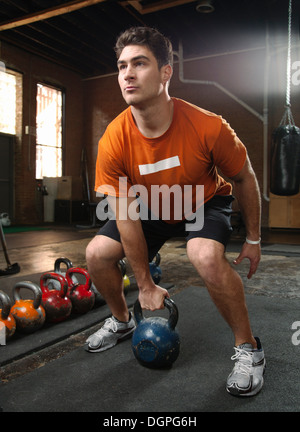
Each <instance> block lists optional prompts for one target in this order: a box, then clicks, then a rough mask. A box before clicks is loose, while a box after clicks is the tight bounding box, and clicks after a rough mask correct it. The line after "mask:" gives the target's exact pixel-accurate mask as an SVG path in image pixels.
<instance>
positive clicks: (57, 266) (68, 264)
mask: <svg viewBox="0 0 300 432" xmlns="http://www.w3.org/2000/svg"><path fill="white" fill-rule="evenodd" d="M61 264H65V265H66V267H67V270H68V269H69V268H71V267H73V264H72V261H70V260H69V258H65V257H61V258H57V260H56V261H55V263H54V271H55V273H59V272H60V265H61Z"/></svg>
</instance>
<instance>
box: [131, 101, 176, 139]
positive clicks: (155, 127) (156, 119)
mask: <svg viewBox="0 0 300 432" xmlns="http://www.w3.org/2000/svg"><path fill="white" fill-rule="evenodd" d="M131 112H132V115H133V118H134V120H135V124H136V126H137V128H138V129H139V131H140V132H141V133H142V134H143V135H144V136H145V137H147V138H157V137H159V136H161V135H163V134H164V133H165V132H166V131H167V130H168V129H169V127H170V125H171V123H172V119H173V101H172V99H171V98H170V97H169V96H168V97H167V98H166V99H165V100H163V101H162V102H161V103H159V104H154V105H151V104H148V105H147V107H145V108H142V107H140V106H131Z"/></svg>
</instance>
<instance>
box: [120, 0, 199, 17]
mask: <svg viewBox="0 0 300 432" xmlns="http://www.w3.org/2000/svg"><path fill="white" fill-rule="evenodd" d="M194 1H196V0H163V1H157V2H156V3H153V4H151V3H150V4H145V5H143V4H142V3H141V0H131V1H130V0H128V1H127V3H128V4H130V5H131V6H133V7H134V8H135V9H136V10H137V11H138V12H139V13H140V14H142V15H143V14H147V13H152V12H157V11H160V10H162V9H167V8H171V7H174V6H181V5H183V4H186V3H192V2H194Z"/></svg>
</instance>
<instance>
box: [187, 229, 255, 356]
mask: <svg viewBox="0 0 300 432" xmlns="http://www.w3.org/2000/svg"><path fill="white" fill-rule="evenodd" d="M187 255H188V258H189V260H190V261H191V263H192V264H193V265H194V267H195V268H196V270H197V271H198V273H199V275H200V276H201V278H202V279H203V281H204V283H205V285H206V287H207V289H208V292H209V294H210V296H211V298H212V300H213V301H214V303H215V305H216V307H217V308H218V310H219V311H220V313H221V315H222V316H223V318H224V319H225V320H226V322H227V323H228V324H229V326H230V327H231V329H232V331H233V334H234V337H235V345H236V346H238V345H240V344H243V343H245V342H248V343H251V344H252V345H253V347H254V348H256V340H255V339H254V337H253V334H252V331H251V328H250V322H249V317H248V311H247V306H246V303H245V296H244V287H243V283H242V280H241V278H240V276H239V275H238V273H237V272H236V271H235V270H234V269H233V268H232V267H231V266H230V264H229V262H228V261H227V259H226V257H225V255H224V246H223V244H221V243H219V242H217V241H215V240H210V239H206V238H197V237H196V238H192V239H191V240H189V241H188V244H187Z"/></svg>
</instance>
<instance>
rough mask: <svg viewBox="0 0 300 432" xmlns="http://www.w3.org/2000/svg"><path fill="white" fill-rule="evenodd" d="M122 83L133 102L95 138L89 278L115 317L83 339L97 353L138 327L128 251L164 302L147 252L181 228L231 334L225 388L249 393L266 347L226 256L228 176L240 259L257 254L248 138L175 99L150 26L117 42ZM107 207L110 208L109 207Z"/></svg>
mask: <svg viewBox="0 0 300 432" xmlns="http://www.w3.org/2000/svg"><path fill="white" fill-rule="evenodd" d="M116 53H117V58H118V68H119V78H118V79H119V85H120V88H121V92H122V95H123V97H124V99H125V101H126V102H127V104H128V105H129V108H127V109H126V110H125V111H123V112H122V113H121V114H120V115H119V116H118V117H117V118H116V119H115V120H113V121H112V122H111V124H110V125H109V126H108V127H107V129H106V131H105V134H104V135H103V137H102V138H101V139H100V142H99V149H98V158H97V164H96V184H95V190H96V191H97V194H98V195H99V196H102V197H103V198H104V199H103V200H102V201H101V202H100V204H99V205H98V209H97V216H98V217H99V218H100V219H102V218H103V219H104V217H107V215H109V217H110V220H109V221H108V222H107V223H106V224H105V225H104V226H103V227H102V228H101V230H100V231H99V233H98V235H97V236H96V237H95V238H94V239H93V240H92V241H91V242H90V244H89V245H88V247H87V251H86V257H87V264H88V270H89V272H90V274H91V277H92V280H93V282H94V284H95V286H96V287H97V289H98V290H99V291H100V293H101V294H102V295H103V297H104V298H105V300H106V302H107V304H108V306H109V308H110V310H111V312H112V317H111V318H109V319H108V320H107V321H106V322H105V324H104V325H103V327H101V329H100V330H98V331H97V332H96V333H94V334H93V335H91V336H90V337H89V338H88V340H87V342H86V350H87V351H89V352H101V351H103V350H106V349H108V348H111V347H112V346H114V345H115V344H116V343H117V342H119V341H121V340H122V339H124V338H126V337H128V336H130V335H131V334H132V332H133V331H134V328H135V323H134V320H133V318H132V316H131V314H130V313H129V311H128V308H127V305H126V301H125V298H124V294H123V287H122V276H121V273H120V271H119V269H118V261H119V260H120V259H121V258H123V257H124V256H126V258H127V259H128V261H129V263H130V265H131V267H132V269H133V271H134V275H135V279H136V281H137V285H138V288H139V301H140V304H141V307H142V308H144V309H149V310H156V309H162V308H163V307H164V299H165V297H169V293H168V291H167V290H165V289H164V288H162V287H160V286H159V285H156V284H155V283H154V281H153V280H152V278H151V275H150V271H149V261H150V260H152V258H153V257H154V256H155V254H156V253H157V251H158V250H159V249H160V248H161V246H162V245H163V244H164V243H165V241H166V240H168V239H169V238H171V237H179V236H184V237H185V238H186V240H187V255H188V258H189V259H190V261H191V262H192V264H193V265H194V267H195V268H196V270H197V271H198V273H199V275H200V276H201V278H202V279H203V280H204V282H205V284H206V287H207V289H208V291H209V293H210V296H211V298H212V299H213V301H214V302H215V304H216V306H217V308H218V309H219V311H220V313H221V314H222V316H223V317H224V319H225V320H226V321H227V323H228V324H229V326H230V327H231V329H232V331H233V334H234V338H235V347H234V349H235V355H234V356H233V359H234V360H236V363H235V367H234V369H233V371H232V373H231V374H230V375H229V377H228V379H227V385H226V389H227V391H228V392H229V393H231V394H234V395H238V396H251V395H254V394H256V393H258V392H259V391H260V389H261V388H262V385H263V372H264V367H265V359H264V351H263V349H262V347H261V343H260V341H259V339H258V338H254V336H253V334H252V331H251V326H250V322H249V317H248V311H247V307H246V304H245V298H244V289H243V284H242V281H241V278H240V277H239V275H238V274H237V272H236V271H235V270H234V269H233V268H232V267H231V265H230V264H229V263H228V261H227V259H226V257H225V254H224V252H225V247H226V244H227V242H228V239H229V237H230V233H231V231H232V228H231V224H230V214H231V203H232V201H233V199H234V198H233V196H232V186H231V184H230V183H229V182H227V181H225V180H224V178H223V177H221V176H220V174H219V172H218V169H219V170H220V171H221V172H222V175H224V176H227V177H229V178H230V179H231V180H232V182H233V183H234V188H235V196H236V198H237V199H238V202H239V207H240V210H241V212H242V215H243V218H244V223H245V226H246V233H247V237H246V241H245V243H244V245H243V247H242V251H241V253H240V254H239V256H238V258H237V259H236V260H235V261H234V263H235V264H239V263H240V262H241V261H242V260H243V259H244V258H248V259H249V261H250V270H249V273H248V277H249V278H250V277H251V276H252V275H253V274H254V273H255V271H256V269H257V266H258V263H259V261H260V195H259V188H258V185H257V180H256V176H255V174H254V172H253V169H252V167H251V164H250V161H249V158H248V155H247V151H246V148H245V146H244V145H243V144H242V143H241V141H240V140H239V139H238V137H237V136H236V134H235V133H234V131H233V130H232V129H231V128H230V126H229V125H228V124H227V123H226V121H224V120H223V119H222V118H221V117H220V116H217V115H215V114H213V113H210V112H208V111H205V110H203V109H200V108H198V107H196V106H194V105H192V104H189V103H187V102H185V101H183V100H180V99H176V98H173V97H172V98H171V97H170V96H169V92H168V88H169V82H170V79H171V76H172V70H173V69H172V46H171V43H170V41H169V40H168V39H166V38H165V37H164V36H163V35H161V34H160V33H159V32H157V31H156V30H154V29H149V28H144V27H141V28H133V29H129V30H128V31H126V32H124V33H123V34H122V35H121V36H120V37H119V39H118V41H117V44H116ZM107 206H109V208H110V209H109V212H108V213H107Z"/></svg>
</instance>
